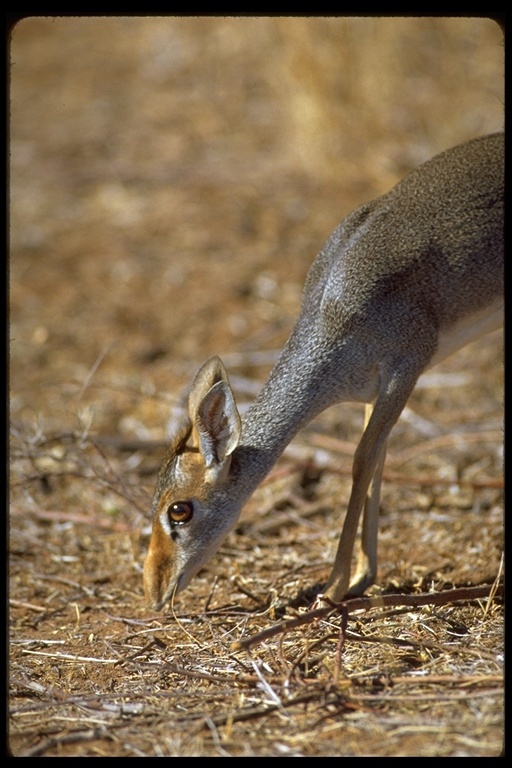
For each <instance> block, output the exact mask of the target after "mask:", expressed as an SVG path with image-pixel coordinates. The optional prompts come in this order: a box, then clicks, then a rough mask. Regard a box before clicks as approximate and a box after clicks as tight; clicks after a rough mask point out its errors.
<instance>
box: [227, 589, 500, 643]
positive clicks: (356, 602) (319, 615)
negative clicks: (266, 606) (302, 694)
mask: <svg viewBox="0 0 512 768" xmlns="http://www.w3.org/2000/svg"><path fill="white" fill-rule="evenodd" d="M503 591H504V588H503V586H502V585H499V586H496V584H486V585H484V586H478V587H460V588H458V589H447V590H445V591H443V592H429V593H427V594H420V595H381V596H378V597H356V598H351V599H349V600H343V601H342V602H340V603H331V602H330V601H329V602H330V605H327V606H325V607H323V608H316V609H314V610H313V611H307V613H304V614H302V615H301V616H297V617H296V618H294V619H287V620H285V621H281V622H279V624H274V625H273V626H272V627H267V628H266V629H263V630H262V631H261V632H257V633H256V634H255V635H252V636H251V637H246V638H244V639H243V640H238V641H237V642H235V643H232V645H231V650H232V651H240V650H243V649H245V650H246V649H248V648H251V647H252V646H253V645H258V644H259V643H263V642H264V641H265V640H268V639H269V638H271V637H275V635H280V634H284V633H285V632H289V631H290V630H291V629H296V628H297V627H301V626H303V625H304V624H313V623H314V622H316V621H318V620H320V619H326V618H327V617H328V616H330V615H332V614H334V613H341V614H342V615H343V614H344V613H345V612H346V614H347V615H348V614H349V613H353V612H354V611H369V610H370V609H371V608H394V607H396V606H398V605H405V606H409V607H412V608H419V607H421V606H423V605H447V604H449V603H454V602H458V601H461V600H464V601H467V600H479V599H481V598H486V597H489V596H490V595H491V594H492V596H493V597H499V596H501V595H502V594H503ZM324 600H325V598H324Z"/></svg>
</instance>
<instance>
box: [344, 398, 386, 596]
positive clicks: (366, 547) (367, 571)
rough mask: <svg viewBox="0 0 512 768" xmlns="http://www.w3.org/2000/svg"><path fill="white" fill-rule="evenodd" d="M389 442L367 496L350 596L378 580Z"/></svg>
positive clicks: (369, 410) (370, 406)
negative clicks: (384, 474)
mask: <svg viewBox="0 0 512 768" xmlns="http://www.w3.org/2000/svg"><path fill="white" fill-rule="evenodd" d="M372 411H373V404H372V403H367V404H366V407H365V411H364V417H365V418H364V429H366V427H367V426H368V422H369V421H370V416H371V415H372ZM386 447H387V441H386V443H385V444H384V447H383V448H382V450H381V453H380V456H379V459H378V461H377V466H376V467H375V472H374V473H373V477H372V481H371V483H370V488H369V490H368V493H367V495H366V501H365V505H364V513H363V530H362V535H361V545H360V547H359V554H358V558H357V567H356V572H355V574H354V576H353V577H352V579H351V580H350V586H349V589H348V593H347V594H349V595H362V594H363V592H364V591H365V589H367V588H368V587H371V585H372V584H374V583H375V580H376V578H377V543H378V533H379V511H380V489H381V485H382V471H383V469H384V462H385V460H386Z"/></svg>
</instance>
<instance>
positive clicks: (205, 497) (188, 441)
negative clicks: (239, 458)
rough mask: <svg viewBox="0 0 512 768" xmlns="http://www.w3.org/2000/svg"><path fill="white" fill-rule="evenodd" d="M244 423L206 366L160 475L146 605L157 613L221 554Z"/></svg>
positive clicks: (220, 376)
mask: <svg viewBox="0 0 512 768" xmlns="http://www.w3.org/2000/svg"><path fill="white" fill-rule="evenodd" d="M240 431H241V422H240V416H239V414H238V410H237V407H236V404H235V400H234V397H233V393H232V391H231V387H230V385H229V381H228V377H227V374H226V371H225V369H224V366H223V364H222V362H221V361H220V360H219V358H218V357H213V358H211V359H210V360H208V361H207V362H206V363H205V364H204V365H203V367H202V368H201V369H200V371H199V372H198V374H197V375H196V377H195V379H194V382H193V385H192V389H191V392H190V396H189V419H188V420H187V422H186V424H185V425H183V426H182V428H181V429H180V430H179V431H178V432H177V434H176V436H175V437H174V438H173V439H172V441H171V444H170V446H169V449H168V452H167V455H166V458H165V460H164V463H163V465H162V467H161V469H160V473H159V476H158V481H157V486H156V491H155V496H154V500H153V528H152V533H151V540H150V543H149V550H148V554H147V557H146V562H145V564H144V591H145V594H146V601H147V603H148V605H150V606H151V607H152V608H154V609H155V610H160V609H161V608H162V607H163V605H164V604H165V603H166V602H167V600H169V599H170V598H172V597H173V596H174V595H175V594H177V592H179V591H180V590H182V589H183V588H184V587H186V586H187V584H188V583H189V582H190V580H191V579H192V578H193V576H194V575H195V574H196V573H197V572H198V571H199V569H200V568H201V566H202V565H203V564H204V563H206V562H207V561H208V560H209V559H210V557H211V556H212V555H213V553H214V552H215V551H216V549H217V548H218V547H219V546H220V544H221V543H222V541H223V540H224V538H225V537H226V535H227V533H228V532H229V530H230V529H231V528H232V526H233V524H234V522H235V521H236V519H237V516H238V512H239V505H238V504H235V503H234V501H233V500H232V499H230V498H229V494H228V492H227V491H226V488H225V486H226V483H227V481H228V477H229V471H230V466H231V457H232V453H233V451H234V450H235V448H236V446H237V444H238V441H239V438H240Z"/></svg>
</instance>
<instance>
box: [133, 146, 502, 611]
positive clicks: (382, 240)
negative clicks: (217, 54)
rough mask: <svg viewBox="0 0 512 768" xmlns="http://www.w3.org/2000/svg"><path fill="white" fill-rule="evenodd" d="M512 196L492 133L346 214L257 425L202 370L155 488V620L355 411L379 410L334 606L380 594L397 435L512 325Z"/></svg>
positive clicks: (216, 377) (359, 467)
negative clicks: (254, 506)
mask: <svg viewBox="0 0 512 768" xmlns="http://www.w3.org/2000/svg"><path fill="white" fill-rule="evenodd" d="M503 188H504V137H503V134H493V135H490V136H484V137H481V138H477V139H474V140H472V141H468V142H467V143H464V144H461V145H460V146H457V147H454V148H453V149H450V150H448V151H446V152H443V153H442V154H440V155H438V156H436V157H434V158H433V159H432V160H430V161H429V162H427V163H425V164H424V165H422V166H420V167H419V168H417V169H416V170H414V171H413V172H412V173H410V174H409V175H408V176H407V177H406V178H405V179H404V180H403V181H401V182H400V183H399V184H397V186H396V187H394V188H393V189H392V190H391V191H390V192H388V193H387V194H385V195H383V196H382V197H379V198H377V200H374V201H373V202H370V203H367V204H366V205H363V206H361V207H360V208H358V209H357V210H355V211H354V212H353V213H351V214H350V215H349V216H347V218H346V219H344V221H342V223H341V224H340V225H339V226H338V227H337V229H335V230H334V232H333V234H332V235H331V237H330V238H329V239H328V240H327V242H326V243H325V245H324V247H323V248H322V250H321V251H320V253H319V254H318V256H317V257H316V259H315V261H314V262H313V265H312V266H311V268H310V270H309V273H308V276H307V279H306V284H305V287H304V293H303V298H302V308H301V312H300V315H299V318H298V320H297V323H296V325H295V328H294V329H293V332H292V334H291V336H290V338H289V339H288V341H287V343H286V345H285V347H284V349H283V351H282V353H281V355H280V357H279V359H278V361H277V363H276V365H275V367H274V369H273V370H272V372H271V373H270V376H269V378H268V381H267V382H266V384H265V385H264V387H263V389H262V391H261V392H260V394H259V396H258V397H257V399H256V400H255V402H254V403H253V405H252V406H251V408H250V409H249V410H248V412H247V414H246V415H245V416H244V418H243V419H241V418H240V416H239V413H238V410H237V407H236V404H235V399H234V397H233V393H232V390H231V387H230V385H229V381H228V376H227V374H226V371H225V369H224V366H223V364H222V362H221V361H220V359H219V358H218V357H212V358H211V359H210V360H208V361H207V362H206V363H205V364H204V365H203V367H202V368H201V369H200V370H199V372H198V373H197V375H196V377H195V379H194V382H193V384H192V388H191V392H190V397H189V418H188V419H187V421H186V422H185V423H184V424H182V426H181V428H180V429H179V430H178V431H177V432H176V435H175V437H174V439H173V440H172V441H171V444H170V446H169V449H168V452H167V455H166V457H165V460H164V462H163V465H162V467H161V470H160V473H159V476H158V481H157V485H156V491H155V496H154V501H153V528H152V534H151V540H150V544H149V551H148V555H147V559H146V562H145V565H144V588H145V593H146V599H147V602H148V604H149V605H150V606H151V607H153V608H154V609H156V610H160V609H161V608H162V606H163V605H164V604H165V603H166V601H168V600H169V598H172V597H173V596H174V595H176V594H177V593H178V592H179V591H181V590H182V589H184V588H185V587H186V586H187V584H188V583H189V582H190V580H191V579H192V577H193V576H194V575H195V574H196V573H197V572H198V571H199V569H200V568H201V567H202V566H203V565H204V564H205V563H207V562H208V560H209V559H210V558H211V557H212V555H213V554H214V553H215V551H216V550H217V549H218V547H219V546H220V545H221V544H222V542H223V540H224V539H225V537H226V535H227V534H228V532H229V531H230V530H231V529H232V528H233V526H234V525H235V523H236V521H237V519H238V517H239V515H240V512H241V510H242V507H243V505H244V503H245V501H246V500H247V499H248V497H249V496H250V495H251V494H252V492H253V491H254V490H255V488H256V487H257V485H258V484H259V483H260V482H261V480H262V479H263V478H264V477H265V475H266V474H267V473H268V472H269V470H270V469H271V467H272V465H273V464H274V462H275V461H276V460H277V458H278V457H279V455H280V454H281V453H282V451H283V450H284V448H285V447H286V445H287V444H288V443H289V442H290V440H291V439H292V438H293V437H294V435H295V434H296V433H297V432H298V430H300V429H301V427H303V426H304V425H305V424H307V423H308V422H309V421H310V420H311V419H313V417H314V416H316V415H317V414H318V413H319V412H320V411H323V410H324V409H325V408H328V407H329V406H331V405H333V404H334V403H337V402H340V401H347V400H355V401H362V402H364V403H366V404H367V407H366V418H365V426H364V431H363V434H362V437H361V440H360V442H359V445H358V446H357V449H356V452H355V455H354V462H353V470H352V490H351V494H350V499H349V502H348V507H347V512H346V517H345V522H344V525H343V530H342V532H341V537H340V540H339V546H338V551H337V554H336V558H335V560H334V565H333V567H332V571H331V574H330V576H329V579H328V581H327V584H326V586H325V589H324V591H323V595H325V596H326V597H328V598H330V599H331V600H334V601H338V600H341V599H342V598H343V597H344V596H345V595H346V594H360V593H361V592H363V591H364V590H365V589H366V588H367V587H368V586H369V585H371V584H372V583H373V582H374V581H375V577H376V572H377V529H378V510H379V499H380V485H381V476H382V468H383V464H384V457H385V452H386V442H387V439H388V436H389V433H390V431H391V428H392V427H393V425H394V424H395V422H396V421H397V419H398V417H399V416H400V413H401V412H402V410H403V408H404V406H405V404H406V403H407V399H408V398H409V396H410V394H411V392H412V390H413V388H414V386H415V384H416V382H417V380H418V377H419V376H420V374H422V373H423V372H424V371H425V370H426V369H427V368H429V367H431V366H433V365H435V364H436V363H438V362H439V361H440V360H442V359H443V358H445V357H447V356H448V355H450V354H451V353H453V352H455V351H456V350H458V349H460V348H461V347H463V346H464V345H465V344H467V343H469V342H470V341H472V340H474V339H476V338H478V337H479V336H482V335H483V334H486V333H488V332H490V331H492V330H494V329H496V328H498V327H500V326H501V325H502V321H503V293H504V290H503V206H504V202H503ZM363 512H364V514H363V521H362V536H361V546H360V551H359V553H358V564H357V568H356V570H355V573H354V575H353V577H352V579H350V573H351V560H352V552H353V549H354V544H355V540H356V535H357V529H358V524H359V519H360V517H361V513H363ZM319 597H321V596H319Z"/></svg>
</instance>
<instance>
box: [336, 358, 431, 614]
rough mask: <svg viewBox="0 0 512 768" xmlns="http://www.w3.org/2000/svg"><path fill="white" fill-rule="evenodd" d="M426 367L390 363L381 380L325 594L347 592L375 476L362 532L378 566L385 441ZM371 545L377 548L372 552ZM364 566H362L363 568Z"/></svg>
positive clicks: (355, 467)
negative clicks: (380, 497)
mask: <svg viewBox="0 0 512 768" xmlns="http://www.w3.org/2000/svg"><path fill="white" fill-rule="evenodd" d="M423 367H424V365H423V362H422V365H421V367H420V366H418V365H416V364H415V361H413V360H408V361H406V363H405V364H404V365H403V368H402V369H399V368H398V367H391V376H390V378H389V379H388V380H387V381H385V382H384V381H383V382H382V389H381V391H380V393H379V395H378V396H377V400H376V401H375V405H374V407H373V411H372V412H371V416H370V418H369V420H368V424H367V426H366V429H365V430H364V432H363V435H362V437H361V440H360V442H359V445H358V446H357V449H356V452H355V456H354V465H353V469H352V492H351V494H350V499H349V502H348V507H347V514H346V516H345V522H344V524H343V529H342V531H341V536H340V541H339V544H338V551H337V552H336V559H335V561H334V565H333V568H332V571H331V575H330V576H329V580H328V581H327V584H326V587H325V592H324V594H325V597H327V598H329V599H330V600H333V601H334V602H338V601H339V600H343V598H344V597H345V595H346V594H347V591H348V588H349V583H350V569H351V564H352V553H353V551H354V544H355V541H356V536H357V529H358V525H359V518H360V517H361V513H362V511H363V509H364V507H365V502H366V496H367V493H368V490H369V488H370V483H371V482H372V479H373V480H374V486H373V488H372V490H371V492H370V497H373V501H372V500H370V508H371V512H370V514H369V515H368V518H367V521H366V532H365V533H364V534H363V539H364V540H365V542H366V543H363V547H367V548H368V553H367V555H364V559H365V560H366V557H367V556H368V559H369V571H370V572H371V570H372V560H373V568H374V569H375V566H376V563H375V561H376V556H377V553H376V538H377V536H376V530H375V529H376V526H377V522H378V514H376V513H378V503H377V498H378V491H379V490H380V481H381V476H382V464H383V463H384V457H385V453H386V443H387V439H388V437H389V433H390V432H391V430H392V428H393V426H394V425H395V423H396V421H397V420H398V417H399V416H400V414H401V413H402V410H403V409H404V406H405V404H406V402H407V400H408V399H409V395H410V394H411V392H412V390H413V389H414V385H415V384H416V380H417V378H418V373H419V371H421V370H422V368H423ZM372 549H373V550H375V551H374V552H372ZM364 568H365V566H363V570H364Z"/></svg>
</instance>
